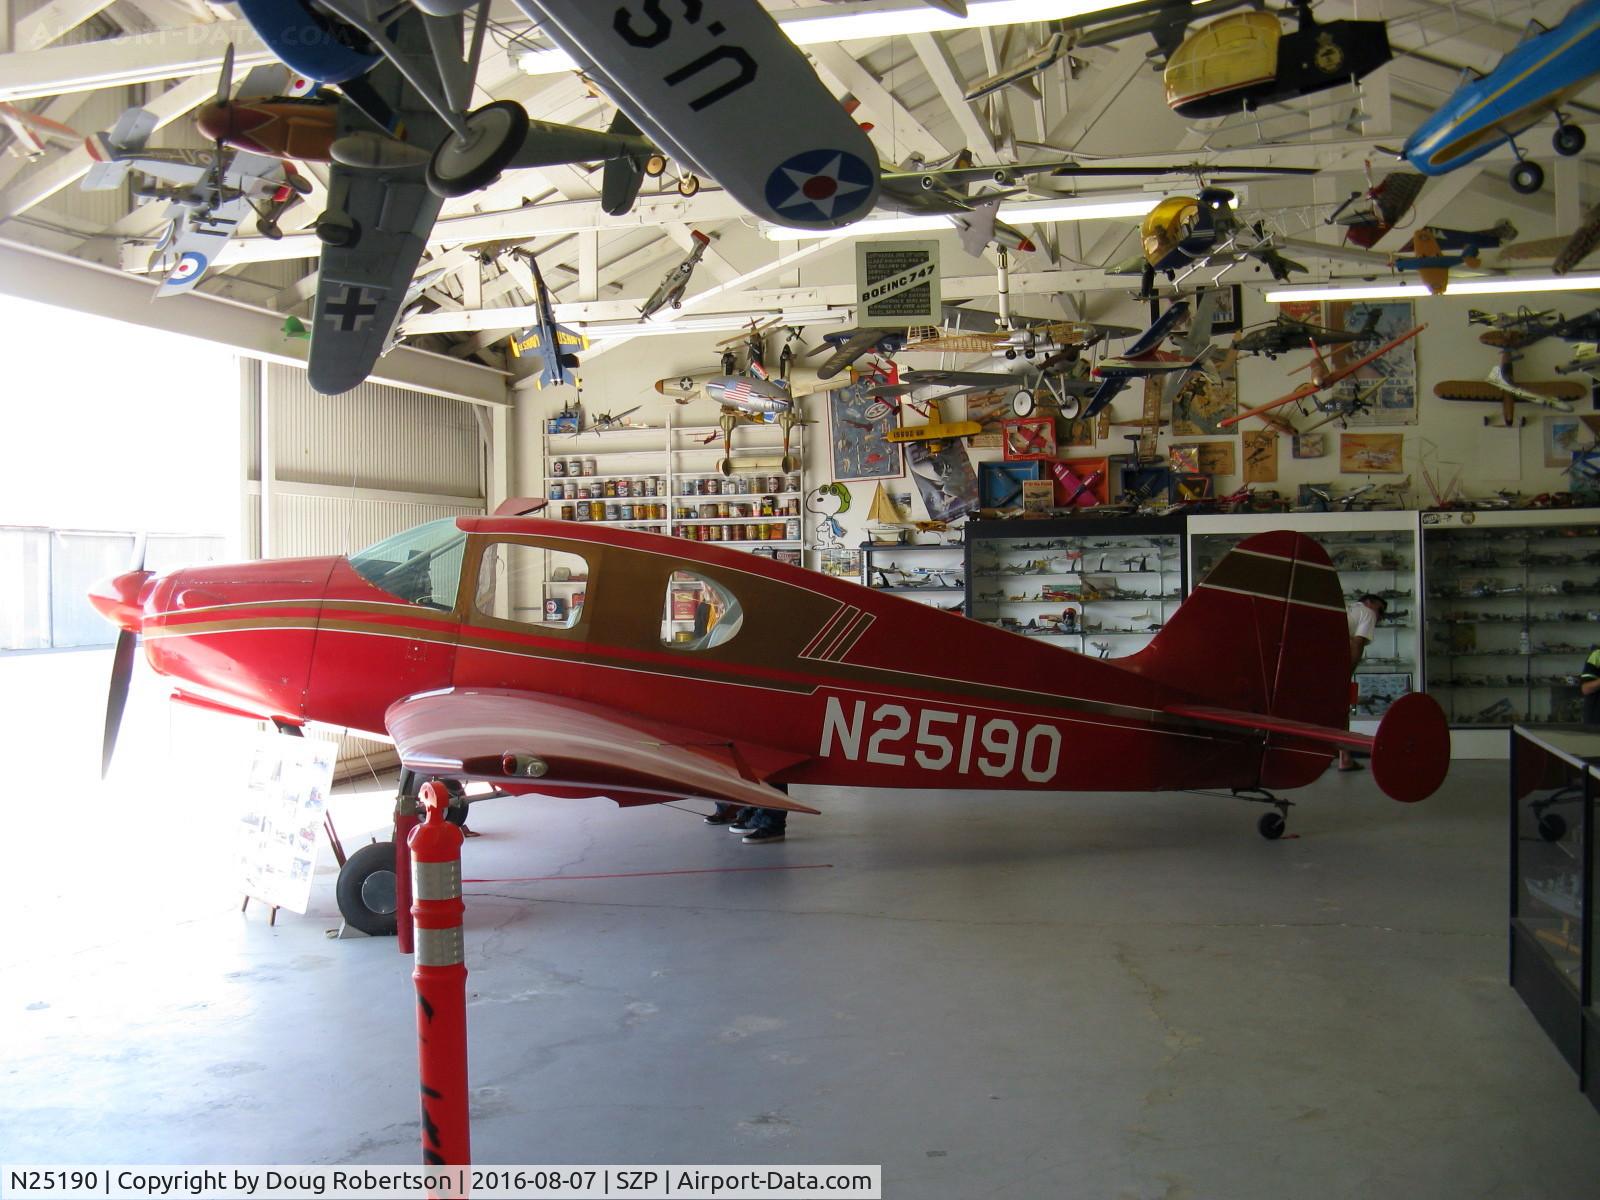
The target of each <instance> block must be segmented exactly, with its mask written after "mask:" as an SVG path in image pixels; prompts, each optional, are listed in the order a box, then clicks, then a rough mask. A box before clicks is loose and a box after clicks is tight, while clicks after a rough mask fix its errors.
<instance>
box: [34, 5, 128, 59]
mask: <svg viewBox="0 0 1600 1200" xmlns="http://www.w3.org/2000/svg"><path fill="white" fill-rule="evenodd" d="M110 3H111V0H50V3H48V4H46V5H45V6H44V7H43V8H36V9H34V10H33V11H32V12H31V13H29V14H28V15H27V16H25V17H19V18H18V19H17V23H16V26H15V27H14V28H13V30H12V33H11V42H12V45H13V46H17V47H20V48H21V49H23V50H42V49H44V47H46V46H48V45H49V44H50V43H51V42H53V41H55V40H56V39H57V38H60V37H64V36H65V35H67V34H69V33H71V32H72V31H73V30H74V29H76V28H77V27H78V26H79V25H82V24H83V23H84V22H85V21H87V20H88V19H89V18H90V17H92V16H94V15H95V13H97V12H99V11H100V10H101V9H103V8H106V7H107V6H109V5H110Z"/></svg>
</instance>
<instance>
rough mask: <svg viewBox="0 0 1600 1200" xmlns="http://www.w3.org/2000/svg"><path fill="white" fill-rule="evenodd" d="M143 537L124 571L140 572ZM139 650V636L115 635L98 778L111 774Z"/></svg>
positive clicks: (142, 558) (142, 564) (127, 631)
mask: <svg viewBox="0 0 1600 1200" xmlns="http://www.w3.org/2000/svg"><path fill="white" fill-rule="evenodd" d="M146 545H147V542H146V539H145V535H144V534H142V533H141V534H139V535H138V536H137V537H136V538H135V539H134V542H133V559H132V561H131V562H130V563H129V566H128V570H130V571H143V570H144V558H145V549H146ZM138 648H139V635H138V634H137V633H134V632H133V631H132V630H130V629H124V630H122V631H120V632H119V633H118V634H117V648H116V652H115V653H114V654H113V655H112V656H111V687H110V689H109V690H108V691H107V693H106V726H105V734H104V737H103V738H102V740H101V743H100V778H101V779H104V778H105V777H106V775H107V774H108V773H109V772H110V771H111V759H112V756H113V755H115V754H116V751H117V732H118V730H120V729H121V728H122V711H123V709H125V708H126V707H127V706H128V689H129V687H130V686H131V685H132V683H133V657H134V653H135V652H136V651H137V650H138Z"/></svg>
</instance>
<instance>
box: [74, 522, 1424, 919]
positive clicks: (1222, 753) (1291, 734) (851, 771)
mask: <svg viewBox="0 0 1600 1200" xmlns="http://www.w3.org/2000/svg"><path fill="white" fill-rule="evenodd" d="M542 503H543V502H542V501H539V500H533V501H512V502H508V503H507V504H505V505H502V506H501V511H500V513H499V514H497V515H495V516H490V517H463V518H457V519H454V520H451V519H446V520H442V521H435V522H431V523H429V524H427V525H424V526H421V527H419V528H416V529H412V530H409V531H407V532H405V533H402V534H398V535H396V536H395V537H393V538H389V539H386V540H385V541H382V542H379V543H377V544H376V545H373V546H370V547H368V548H367V549H365V550H362V551H359V552H357V553H355V554H352V555H350V556H349V557H347V558H346V557H328V558H309V559H308V558H299V559H287V560H281V561H266V562H252V563H243V564H238V565H217V564H207V565H205V566H199V567H190V568H186V569H182V570H177V571H173V572H169V573H167V574H164V575H156V574H154V573H153V572H150V571H147V570H145V569H143V564H142V563H140V564H137V565H136V566H135V567H134V569H132V570H130V571H127V572H125V573H124V574H121V575H119V576H117V577H116V578H114V579H109V580H106V581H104V582H103V583H101V584H98V585H97V586H96V587H95V588H94V589H93V590H92V591H91V600H92V602H93V603H94V605H95V607H96V608H97V609H98V610H99V611H100V612H101V613H102V614H103V615H105V616H106V617H107V618H108V619H109V620H111V621H112V622H114V623H115V624H116V625H117V626H118V627H119V629H120V630H121V631H122V632H121V633H120V634H119V637H118V646H117V653H116V658H115V663H116V666H115V668H114V675H113V682H112V695H111V703H109V704H108V708H107V730H106V734H107V736H106V747H107V752H108V754H109V752H110V750H111V748H112V747H113V746H114V745H115V739H116V730H117V724H118V722H119V721H120V716H121V701H122V699H123V698H125V696H126V694H127V688H128V681H129V676H130V674H131V671H132V668H133V665H134V662H133V660H134V657H135V654H136V644H137V639H139V638H142V640H143V645H144V652H145V658H146V661H147V662H148V664H149V665H150V666H151V667H152V668H153V669H154V670H155V671H156V672H157V673H159V674H161V675H163V676H166V677H167V678H168V679H169V680H170V681H171V682H172V684H173V686H174V698H175V699H178V700H180V701H183V702H186V703H190V704H199V705H201V706H203V707H207V708H210V709H212V710H213V711H221V712H226V713H232V714H236V715H241V716H248V717H253V718H256V719H271V720H274V721H275V722H277V723H279V724H280V725H282V726H288V727H300V726H303V725H305V724H306V723H308V722H319V723H323V724H327V725H330V726H337V727H346V728H349V729H351V730H358V731H365V732H370V733H373V734H377V735H379V736H383V737H386V738H388V739H390V740H392V741H393V742H394V744H395V747H396V750H397V751H398V753H399V756H400V761H401V763H402V765H403V766H405V767H406V768H408V769H409V770H412V771H414V772H417V773H418V774H420V775H423V776H433V777H443V778H447V779H459V780H489V781H491V782H493V783H494V784H495V785H496V786H497V787H498V788H500V789H501V790H503V791H506V792H511V793H514V794H534V795H549V796H608V797H610V798H612V799H613V800H615V801H617V802H618V803H619V804H623V805H636V804H650V803H660V802H664V801H668V800H678V799H681V798H683V797H685V796H699V797H705V798H708V799H715V800H723V801H728V802H732V803H736V804H748V805H754V806H759V807H767V808H783V809H792V810H798V811H814V810H813V809H810V808H809V807H808V806H807V805H805V804H802V803H800V802H798V801H796V800H794V799H791V798H790V797H789V796H788V795H786V794H785V791H786V790H787V789H790V788H792V787H797V786H807V785H835V786H847V787H896V788H905V787H914V788H980V789H983V790H984V791H985V792H986V793H990V794H995V795H1003V794H1004V793H1005V792H1006V791H1012V790H1049V791H1060V790H1063V789H1069V790H1075V789H1087V790H1094V791H1104V790H1129V789H1136V790H1167V789H1179V788H1183V789H1192V788H1208V787H1211V788H1233V789H1236V790H1238V791H1239V792H1240V793H1241V794H1242V795H1244V797H1245V798H1247V799H1253V800H1256V801H1260V802H1263V803H1266V804H1269V805H1272V806H1273V807H1274V808H1275V809H1276V811H1275V812H1269V813H1267V814H1266V816H1265V817H1264V818H1263V819H1262V821H1261V823H1260V831H1261V832H1262V834H1263V835H1264V836H1266V837H1269V838H1276V837H1279V836H1281V835H1282V833H1283V831H1284V825H1285V822H1284V818H1283V814H1284V813H1285V812H1286V810H1287V808H1288V805H1289V801H1287V800H1284V799H1282V798H1280V797H1279V796H1277V795H1276V794H1274V792H1275V791H1276V790H1278V789H1287V788H1294V787H1300V786H1304V785H1306V784H1308V783H1310V782H1312V781H1313V780H1315V779H1316V778H1317V777H1318V776H1320V775H1321V774H1322V772H1323V771H1324V770H1325V769H1326V768H1327V766H1328V764H1329V763H1330V761H1331V760H1332V756H1333V754H1334V752H1335V751H1336V750H1338V749H1340V748H1350V749H1354V750H1362V751H1368V752H1370V753H1371V754H1372V774H1373V779H1374V781H1375V782H1376V783H1377V784H1378V786H1379V787H1380V788H1381V789H1383V790H1384V791H1385V792H1386V793H1387V794H1388V795H1390V796H1391V797H1393V798H1395V799H1397V800H1402V801H1414V800H1420V799H1422V798H1424V797H1425V796H1427V795H1429V794H1431V793H1432V792H1433V791H1434V790H1435V789H1436V788H1437V787H1438V786H1439V784H1440V783H1441V782H1442V780H1443V778H1444V775H1445V772H1446V770H1447V769H1448V766H1449V732H1448V729H1447V727H1446V723H1445V719H1444V716H1443V713H1442V712H1441V711H1440V710H1439V707H1438V705H1437V703H1436V702H1435V701H1434V700H1433V699H1432V698H1431V697H1429V696H1427V695H1423V694H1420V693H1413V694H1411V695H1408V696H1405V697H1402V698H1401V699H1400V700H1399V701H1398V702H1397V703H1396V704H1394V705H1393V706H1391V708H1390V709H1389V711H1388V712H1387V713H1386V714H1385V715H1384V717H1383V720H1382V721H1381V723H1380V724H1379V727H1378V732H1377V734H1376V736H1375V737H1367V736H1365V735H1362V734H1356V733H1351V732H1349V731H1348V690H1347V683H1346V681H1347V679H1348V677H1349V642H1348V635H1347V631H1346V628H1345V616H1344V611H1345V604H1344V599H1343V592H1342V589H1341V587H1340V584H1339V577H1338V574H1337V572H1336V571H1335V570H1334V569H1333V567H1332V566H1331V564H1330V563H1329V561H1328V557H1327V554H1326V553H1325V552H1324V551H1323V550H1322V549H1321V547H1319V546H1318V545H1317V544H1316V543H1315V542H1314V541H1312V540H1311V539H1310V538H1308V537H1305V536H1303V535H1301V534H1297V533H1290V532H1287V531H1278V532H1271V533H1263V534H1258V535H1256V536H1254V537H1251V538H1249V539H1247V540H1245V541H1244V542H1243V543H1241V545H1240V546H1239V547H1238V549H1237V550H1235V551H1233V552H1230V553H1229V554H1228V555H1226V556H1225V557H1224V558H1223V559H1222V561H1221V562H1220V563H1219V564H1218V565H1217V566H1216V567H1215V568H1214V569H1213V570H1212V573H1211V574H1210V575H1209V576H1208V577H1207V578H1206V579H1205V580H1204V581H1203V582H1201V583H1200V584H1199V586H1198V587H1197V588H1196V590H1195V592H1194V594H1193V595H1192V596H1191V597H1190V598H1189V599H1188V600H1187V601H1185V602H1184V604H1183V605H1182V607H1181V608H1179V609H1178V610H1177V611H1176V613H1174V614H1173V615H1172V616H1171V618H1170V619H1169V620H1168V621H1167V622H1166V628H1165V629H1163V630H1161V631H1160V633H1159V634H1158V635H1157V637H1156V639H1155V641H1154V642H1153V643H1152V644H1151V645H1150V646H1149V647H1148V648H1147V649H1145V650H1144V651H1142V652H1140V653H1139V654H1136V655H1133V656H1131V657H1129V658H1126V659H1123V660H1121V661H1119V662H1117V663H1100V662H1095V661H1092V660H1090V659H1087V658H1085V657H1083V656H1081V655H1076V654H1072V653H1070V652H1068V651H1065V650H1063V651H1060V652H1057V651H1055V650H1052V649H1049V648H1045V647H1041V646H1040V645H1039V643H1037V642H1034V641H1028V640H1024V639H1020V638H1018V637H1016V636H1015V635H1012V634H1009V633H1006V632H1004V631H1002V630H998V629H993V628H990V627H988V626H986V625H983V624H980V623H978V622H974V621H969V620H967V619H965V618H958V617H956V616H953V615H951V614H948V613H944V612H939V611H937V610H933V609H929V608H925V607H924V606H922V605H921V604H918V603H917V602H916V601H915V600H909V599H906V598H904V597H901V596H896V595H892V594H884V593H882V592H875V591H873V590H871V589H869V588H864V587H862V586H860V585H859V584H856V583H852V582H850V581H848V580H843V579H837V578H831V577H829V576H826V575H821V574H818V573H816V572H812V571H806V570H804V569H802V568H799V567H794V566H789V565H787V564H785V563H780V562H774V561H771V560H769V559H764V558H758V557H756V556H754V555H748V554H743V553H739V552H737V551H732V550H728V549H725V548H721V547H718V546H714V545H707V544H700V543H695V542H688V541H685V540H684V539H681V538H668V537H664V536H660V535H654V534H646V533H635V532H628V531H624V530H620V529H610V528H604V527H600V526H595V525H588V524H585V525H578V524H574V523H573V522H569V521H551V520H544V519H540V518H538V517H523V516H511V515H505V514H507V513H509V512H526V511H532V510H534V509H535V508H537V507H538V506H540V505H542ZM552 557H555V558H557V559H559V560H560V561H562V562H565V563H568V564H571V570H572V571H573V573H577V572H578V571H580V570H581V571H582V572H583V574H584V575H585V576H586V577H587V579H588V580H589V582H588V584H587V586H586V588H585V596H584V598H583V600H582V602H581V603H577V604H574V605H573V606H571V608H570V610H569V611H568V613H567V614H566V616H565V618H564V619H562V620H556V621H544V620H540V619H537V617H535V619H528V617H527V616H524V615H523V610H520V609H512V608H511V607H510V606H509V603H508V600H509V597H510V595H511V593H512V592H513V590H514V589H516V588H520V587H521V586H522V584H523V582H524V580H530V581H531V580H533V579H536V578H537V577H538V576H537V575H532V576H530V575H527V574H525V572H528V571H529V570H533V571H536V572H540V573H542V572H543V571H544V570H545V569H546V563H547V562H548V561H549V560H550V559H551V558H552ZM683 588H695V589H702V588H709V589H711V590H712V591H713V592H714V593H715V594H716V596H717V598H718V599H719V600H720V601H721V602H722V611H723V615H722V617H721V619H720V620H718V622H717V623H716V625H715V626H713V627H712V629H711V630H710V631H709V632H708V633H707V634H705V635H704V636H700V637H696V636H695V635H694V634H693V633H692V632H687V633H686V636H683V637H679V636H677V631H679V630H684V631H687V625H686V624H684V623H682V622H676V623H675V622H674V620H673V618H674V613H673V607H672V597H673V594H674V591H675V590H677V589H683ZM286 613H288V614H292V615H293V617H294V619H292V620H287V619H285V614H286ZM928 646H938V647H939V648H940V652H939V657H938V664H937V670H936V671H932V670H930V669H929V663H928V660H927V654H926V647H928ZM1040 655H1045V656H1046V658H1045V659H1041V658H1040ZM1269 789H1270V790H1269ZM387 853H388V852H375V853H373V854H368V855H366V856H365V857H364V860H363V861H362V862H360V863H357V861H356V857H355V856H352V858H351V860H350V863H356V866H355V867H354V868H352V867H351V865H350V864H349V863H347V864H346V867H345V871H346V872H359V871H363V870H365V871H367V872H368V873H371V874H376V873H378V872H379V871H383V870H386V869H389V867H388V864H387V862H386V861H385V859H386V856H387ZM374 859H376V860H377V861H373V860H374ZM398 860H404V861H398ZM398 860H395V861H394V868H395V869H400V870H404V869H405V865H406V862H408V861H409V858H408V856H407V855H406V854H405V852H404V847H403V845H402V847H401V853H400V855H399V856H398ZM361 882H363V881H362V880H348V879H343V878H342V879H341V881H340V887H339V894H340V895H341V896H343V897H359V896H360V895H361V893H362V890H363V889H362V888H361V886H360V884H361ZM347 884H352V885H353V886H348V887H347V886H346V885H347ZM346 915H347V916H350V915H351V913H349V912H347V913H346ZM390 915H392V914H390ZM383 916H384V914H383V913H381V912H378V913H371V912H363V911H360V910H358V911H356V913H355V914H354V917H355V919H356V923H357V924H359V925H360V927H362V928H367V927H368V923H366V919H367V918H368V917H377V918H380V919H381V918H382V917H383ZM372 923H376V924H380V925H381V921H380V922H372Z"/></svg>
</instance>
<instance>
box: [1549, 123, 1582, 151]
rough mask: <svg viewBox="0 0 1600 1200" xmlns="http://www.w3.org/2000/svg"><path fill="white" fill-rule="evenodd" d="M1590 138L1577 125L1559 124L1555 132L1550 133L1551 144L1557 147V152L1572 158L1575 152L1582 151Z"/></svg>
mask: <svg viewBox="0 0 1600 1200" xmlns="http://www.w3.org/2000/svg"><path fill="white" fill-rule="evenodd" d="M1588 140H1589V139H1588V138H1587V137H1585V136H1584V132H1583V130H1582V129H1581V128H1579V127H1578V126H1576V125H1566V124H1562V125H1557V126H1556V131H1555V133H1553V134H1551V135H1550V144H1551V145H1553V146H1554V147H1555V148H1556V153H1557V154H1559V155H1561V156H1562V157H1564V158H1571V157H1572V156H1573V155H1574V154H1579V153H1581V152H1582V151H1583V147H1584V145H1585V144H1586V143H1587V142H1588Z"/></svg>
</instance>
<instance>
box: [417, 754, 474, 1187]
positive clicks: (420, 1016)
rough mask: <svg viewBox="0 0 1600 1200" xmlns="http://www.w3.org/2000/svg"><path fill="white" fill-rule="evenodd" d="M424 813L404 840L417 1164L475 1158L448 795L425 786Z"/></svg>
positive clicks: (457, 864)
mask: <svg viewBox="0 0 1600 1200" xmlns="http://www.w3.org/2000/svg"><path fill="white" fill-rule="evenodd" d="M421 798H422V803H423V807H424V809H425V810H426V816H425V818H424V819H423V822H422V824H421V825H418V826H417V827H416V828H415V829H414V830H412V831H411V836H410V837H409V838H408V839H407V840H408V841H409V842H410V845H411V868H412V886H413V889H414V892H415V896H416V899H415V901H414V902H413V903H412V905H411V915H412V916H413V917H414V918H415V920H416V938H417V950H416V960H415V962H416V965H415V967H414V968H413V970H412V972H411V978H412V979H413V980H414V981H415V982H416V985H417V1063H418V1075H419V1078H420V1080H421V1084H422V1161H423V1162H424V1163H427V1164H430V1165H438V1166H443V1165H450V1166H454V1165H465V1164H467V1163H470V1162H471V1161H472V1148H471V1130H470V1126H469V1124H468V1121H467V965H466V962H465V960H464V954H463V948H462V937H461V918H462V915H463V914H464V913H465V911H466V905H464V904H463V903H462V902H461V843H462V841H463V840H464V839H463V837H462V834H461V830H460V829H459V828H457V827H456V826H454V825H452V824H450V822H448V821H446V820H445V819H444V810H445V806H446V805H448V804H449V803H450V795H449V793H448V792H446V791H445V789H444V785H443V784H439V783H432V782H430V783H425V784H423V785H422V792H421Z"/></svg>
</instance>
